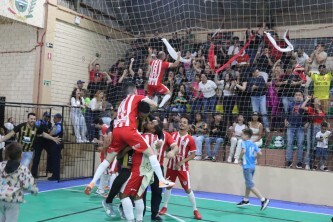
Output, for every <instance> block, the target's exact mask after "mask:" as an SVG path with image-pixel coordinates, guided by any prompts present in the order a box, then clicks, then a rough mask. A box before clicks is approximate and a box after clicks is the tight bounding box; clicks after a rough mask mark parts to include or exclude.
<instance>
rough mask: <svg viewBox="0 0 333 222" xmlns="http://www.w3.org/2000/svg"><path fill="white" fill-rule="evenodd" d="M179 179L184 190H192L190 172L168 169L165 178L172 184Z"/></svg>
mask: <svg viewBox="0 0 333 222" xmlns="http://www.w3.org/2000/svg"><path fill="white" fill-rule="evenodd" d="M177 177H178V178H179V181H180V184H181V185H182V187H183V189H184V190H188V189H191V182H190V173H189V172H188V171H178V170H171V169H167V172H166V176H165V178H168V180H170V181H172V182H176V179H177Z"/></svg>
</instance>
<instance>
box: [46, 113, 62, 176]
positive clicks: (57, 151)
mask: <svg viewBox="0 0 333 222" xmlns="http://www.w3.org/2000/svg"><path fill="white" fill-rule="evenodd" d="M53 122H54V126H53V127H52V129H51V132H50V136H52V137H57V138H62V137H63V127H62V115H61V114H60V113H57V114H55V115H54V116H53ZM62 148H63V144H62V143H54V142H51V144H50V149H51V166H52V171H53V174H52V176H51V177H49V178H48V180H51V181H54V180H60V159H61V149H62Z"/></svg>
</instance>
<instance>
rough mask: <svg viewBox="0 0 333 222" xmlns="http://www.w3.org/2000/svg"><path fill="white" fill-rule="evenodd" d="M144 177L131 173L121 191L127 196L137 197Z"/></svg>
mask: <svg viewBox="0 0 333 222" xmlns="http://www.w3.org/2000/svg"><path fill="white" fill-rule="evenodd" d="M142 179H143V176H140V174H137V173H131V176H130V177H129V178H128V180H127V181H126V182H125V184H124V185H123V187H122V188H121V191H120V192H121V193H123V194H125V195H127V196H132V197H135V196H136V195H137V194H138V192H139V189H140V186H141V183H142Z"/></svg>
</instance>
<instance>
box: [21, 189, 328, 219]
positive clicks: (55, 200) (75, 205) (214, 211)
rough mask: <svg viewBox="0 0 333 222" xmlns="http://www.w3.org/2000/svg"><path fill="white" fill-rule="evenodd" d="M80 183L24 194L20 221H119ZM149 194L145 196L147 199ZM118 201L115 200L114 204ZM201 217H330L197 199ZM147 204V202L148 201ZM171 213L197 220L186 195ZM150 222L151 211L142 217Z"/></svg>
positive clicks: (178, 199) (173, 201) (172, 203)
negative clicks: (68, 186) (111, 216)
mask: <svg viewBox="0 0 333 222" xmlns="http://www.w3.org/2000/svg"><path fill="white" fill-rule="evenodd" d="M83 188H84V187H83V186H80V187H74V188H73V187H72V188H65V189H59V190H53V191H47V192H43V193H40V194H38V196H36V197H34V196H31V195H27V196H26V198H25V199H26V203H25V204H22V205H21V212H20V218H19V221H20V222H37V221H56V222H76V221H78V222H99V221H122V220H121V219H120V217H116V218H109V217H107V216H106V215H105V213H104V210H103V208H102V206H101V201H102V198H101V197H99V196H96V195H91V196H89V197H88V196H85V195H84V194H83ZM149 196H150V195H148V198H149ZM118 202H119V201H118V200H116V203H118ZM197 205H198V209H199V210H200V212H201V214H202V217H203V220H202V221H211V222H277V221H281V222H282V221H287V222H288V221H290V222H328V221H330V217H329V216H327V215H322V214H315V213H307V212H298V211H289V210H282V209H275V208H268V209H267V210H266V211H264V212H261V211H260V210H259V207H258V206H248V207H247V208H237V207H236V206H235V204H234V203H228V202H222V201H215V200H207V199H200V198H197ZM148 206H149V203H148ZM168 213H169V214H170V215H166V216H164V221H167V222H169V221H170V222H171V221H180V222H181V221H186V222H187V221H189V222H191V221H196V220H195V219H193V216H192V215H193V214H192V207H191V206H190V203H189V201H188V199H187V197H182V196H172V197H171V198H170V203H169V206H168ZM144 221H150V213H149V209H148V213H147V215H146V217H145V218H144Z"/></svg>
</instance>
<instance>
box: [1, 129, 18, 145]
mask: <svg viewBox="0 0 333 222" xmlns="http://www.w3.org/2000/svg"><path fill="white" fill-rule="evenodd" d="M15 134H16V133H15V132H14V131H11V132H10V133H8V134H7V135H5V136H4V137H2V138H1V139H0V143H2V142H6V141H7V140H9V139H10V138H12V137H13V136H15Z"/></svg>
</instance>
